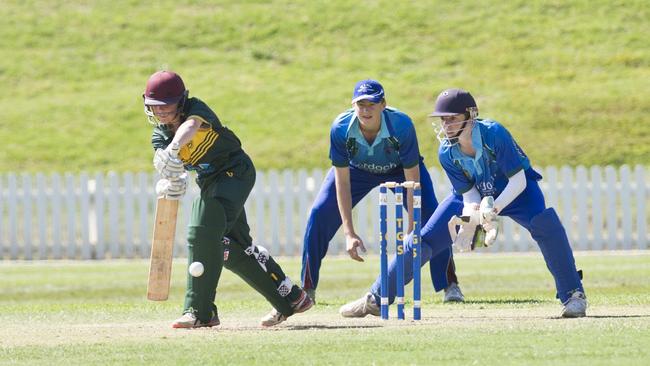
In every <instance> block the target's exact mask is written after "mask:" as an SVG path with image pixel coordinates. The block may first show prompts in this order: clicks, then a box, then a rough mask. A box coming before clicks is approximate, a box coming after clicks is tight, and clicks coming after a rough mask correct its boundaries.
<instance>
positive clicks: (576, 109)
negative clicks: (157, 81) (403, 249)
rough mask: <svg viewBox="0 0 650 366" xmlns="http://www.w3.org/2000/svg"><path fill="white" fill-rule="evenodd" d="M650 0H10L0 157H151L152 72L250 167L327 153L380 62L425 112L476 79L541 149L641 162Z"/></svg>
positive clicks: (400, 91) (48, 167)
mask: <svg viewBox="0 0 650 366" xmlns="http://www.w3.org/2000/svg"><path fill="white" fill-rule="evenodd" d="M649 16H650V14H649V10H648V6H647V1H644V0H628V1H612V0H577V1H561V0H550V1H549V0H525V1H524V0H516V1H505V2H504V1H500V0H481V1H478V0H460V1H453V2H446V1H425V0H420V1H390V0H376V1H365V2H362V3H357V2H349V1H345V0H331V1H305V0H301V1H287V0H274V1H252V0H247V1H242V0H223V1H187V0H186V1H179V0H161V1H156V2H155V3H152V2H141V1H133V0H114V1H104V0H89V1H83V2H81V1H46V0H29V1H23V0H21V1H17V0H5V1H3V2H2V6H0V18H2V19H3V21H2V22H0V52H1V53H2V55H4V56H5V57H1V58H0V84H1V85H2V86H3V87H2V88H0V127H1V128H0V141H2V149H0V171H2V172H7V171H25V170H27V171H32V172H35V171H47V172H50V171H59V172H62V171H79V170H86V171H90V172H96V171H102V172H103V171H107V170H117V171H127V170H138V171H139V170H150V169H151V151H150V147H149V138H150V133H151V128H150V126H149V125H148V124H147V123H146V120H145V116H144V114H143V113H142V100H141V95H142V91H143V89H144V86H145V82H146V79H147V77H148V76H149V75H150V74H151V73H153V72H154V71H156V70H158V69H161V68H171V69H174V70H176V71H178V72H179V73H181V75H183V77H184V78H185V81H186V83H187V86H188V88H189V90H190V92H191V94H193V95H196V96H199V97H201V98H202V99H204V100H205V101H207V102H208V103H209V104H210V105H211V106H213V107H214V109H215V110H216V112H217V114H218V115H219V116H220V117H221V118H222V120H223V121H225V123H226V124H227V125H228V126H229V127H231V128H232V129H233V130H234V131H236V133H237V134H238V135H239V136H240V137H241V139H242V141H243V142H244V145H245V148H246V149H247V151H248V152H249V153H250V155H251V156H252V157H253V160H254V161H255V163H256V165H257V167H258V168H261V169H269V168H313V167H319V168H322V167H326V166H328V165H329V161H328V158H327V156H328V144H329V139H328V133H329V126H330V123H331V121H332V120H333V119H334V117H335V116H336V115H337V114H338V113H339V112H341V111H342V110H344V109H345V108H347V107H348V106H349V100H350V95H351V91H352V87H353V85H354V83H355V82H356V81H358V80H360V79H364V78H368V77H373V78H377V79H379V80H380V81H381V82H382V83H383V84H384V86H385V88H386V92H387V100H388V102H389V104H391V105H393V106H395V107H398V108H400V109H402V110H404V111H406V112H407V113H409V114H410V115H411V116H412V117H413V119H414V121H415V124H416V128H417V131H418V136H419V139H420V148H421V151H422V154H423V155H424V156H425V158H426V161H427V164H428V165H429V166H438V162H437V157H436V155H435V151H436V148H437V146H438V142H437V140H436V139H435V136H434V133H433V131H432V128H431V126H430V122H431V121H430V120H428V119H427V117H426V115H427V114H428V113H430V112H431V110H432V108H433V102H434V100H435V97H436V96H437V94H438V93H439V92H440V91H441V90H442V89H444V88H447V87H451V86H459V87H464V88H466V89H468V90H470V91H472V93H473V94H474V95H475V96H476V98H477V99H478V103H479V107H480V108H481V115H482V116H486V117H492V118H495V119H497V120H499V121H501V122H503V123H504V124H505V125H506V126H507V127H508V128H509V129H510V130H511V132H512V133H513V135H514V136H515V138H517V140H518V141H519V142H520V143H521V145H522V146H523V148H524V149H525V151H526V152H527V153H528V154H529V155H530V157H531V158H532V161H533V163H534V164H536V165H539V166H547V165H563V164H569V165H573V166H575V165H578V164H584V165H606V164H613V165H621V164H647V163H648V156H649V155H650V128H649V127H648V123H646V122H645V121H647V115H648V113H649V112H650V98H649V96H650V83H648V80H650V48H648V43H647V35H648V34H649V33H650V28H649V23H648V19H649Z"/></svg>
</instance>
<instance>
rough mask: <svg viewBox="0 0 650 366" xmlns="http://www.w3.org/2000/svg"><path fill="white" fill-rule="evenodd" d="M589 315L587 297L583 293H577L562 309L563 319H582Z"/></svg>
mask: <svg viewBox="0 0 650 366" xmlns="http://www.w3.org/2000/svg"><path fill="white" fill-rule="evenodd" d="M586 315H587V297H586V296H585V294H584V292H582V291H575V292H574V293H573V294H572V295H571V297H570V298H569V300H567V301H566V302H565V303H564V308H563V309H562V317H563V318H582V317H583V316H586Z"/></svg>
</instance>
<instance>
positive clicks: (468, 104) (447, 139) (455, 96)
mask: <svg viewBox="0 0 650 366" xmlns="http://www.w3.org/2000/svg"><path fill="white" fill-rule="evenodd" d="M460 114H464V115H465V120H463V121H457V122H452V123H445V122H444V118H445V117H451V116H458V115H460ZM429 116H430V117H440V118H441V121H440V125H439V126H437V125H436V123H435V122H434V123H433V126H434V128H435V130H436V135H437V137H438V140H439V141H440V143H441V144H443V145H448V146H451V145H455V144H457V143H458V138H459V137H460V135H461V134H462V133H463V131H465V130H466V129H467V128H470V129H471V128H472V127H474V120H475V119H476V117H477V116H478V106H477V105H476V101H475V100H474V97H473V96H472V95H471V94H470V93H469V92H467V91H465V90H463V89H457V88H453V89H447V90H444V91H443V92H442V93H440V95H438V98H437V99H436V106H435V110H434V111H433V113H431V114H430V115H429ZM458 125H460V127H459V128H458V129H456V130H454V132H453V133H449V132H447V131H448V130H449V129H450V128H449V127H455V126H458Z"/></svg>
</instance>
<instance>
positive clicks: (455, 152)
mask: <svg viewBox="0 0 650 366" xmlns="http://www.w3.org/2000/svg"><path fill="white" fill-rule="evenodd" d="M472 147H473V148H474V151H475V152H476V154H475V155H474V157H471V156H467V155H465V154H464V153H463V152H462V151H460V144H456V145H454V146H453V148H452V149H451V157H452V159H453V160H459V161H461V162H467V163H470V162H471V164H472V165H473V166H474V169H475V170H476V173H477V174H478V175H481V174H483V169H482V168H481V157H482V156H483V139H482V138H481V130H480V127H479V124H478V123H476V122H474V127H472Z"/></svg>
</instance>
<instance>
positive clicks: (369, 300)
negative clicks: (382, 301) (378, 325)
mask: <svg viewBox="0 0 650 366" xmlns="http://www.w3.org/2000/svg"><path fill="white" fill-rule="evenodd" d="M339 314H341V315H342V316H344V317H346V318H363V317H364V316H366V315H368V314H370V315H374V316H379V305H377V304H375V297H374V296H373V295H372V294H371V293H370V292H368V293H367V294H365V295H364V296H363V297H362V298H360V299H358V300H355V301H352V302H350V303H347V304H345V305H343V306H341V308H340V309H339Z"/></svg>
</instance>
